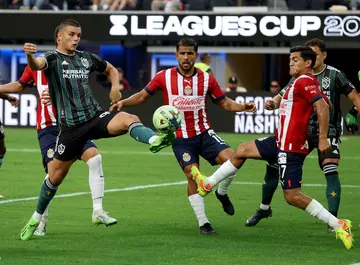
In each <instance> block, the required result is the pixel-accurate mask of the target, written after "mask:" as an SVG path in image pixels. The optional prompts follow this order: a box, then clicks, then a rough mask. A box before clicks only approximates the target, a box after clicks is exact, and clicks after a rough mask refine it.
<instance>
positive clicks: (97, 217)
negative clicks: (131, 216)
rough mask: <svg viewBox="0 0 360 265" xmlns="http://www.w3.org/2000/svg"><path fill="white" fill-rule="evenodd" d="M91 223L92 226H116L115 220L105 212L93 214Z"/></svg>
mask: <svg viewBox="0 0 360 265" xmlns="http://www.w3.org/2000/svg"><path fill="white" fill-rule="evenodd" d="M92 223H93V224H94V225H101V224H104V225H105V226H111V225H115V224H117V220H116V219H115V218H112V217H110V216H109V215H108V213H107V212H102V213H100V214H96V213H93V215H92Z"/></svg>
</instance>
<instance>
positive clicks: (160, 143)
mask: <svg viewBox="0 0 360 265" xmlns="http://www.w3.org/2000/svg"><path fill="white" fill-rule="evenodd" d="M157 136H158V137H157V138H156V140H155V141H154V142H152V143H151V144H150V151H151V152H153V153H157V152H159V151H160V150H161V149H163V148H165V147H168V146H170V145H171V144H172V142H173V141H174V140H175V134H174V133H168V134H165V133H161V134H159V135H157Z"/></svg>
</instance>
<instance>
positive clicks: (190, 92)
mask: <svg viewBox="0 0 360 265" xmlns="http://www.w3.org/2000/svg"><path fill="white" fill-rule="evenodd" d="M184 93H185V95H191V94H192V88H191V86H189V85H187V86H186V87H185V88H184Z"/></svg>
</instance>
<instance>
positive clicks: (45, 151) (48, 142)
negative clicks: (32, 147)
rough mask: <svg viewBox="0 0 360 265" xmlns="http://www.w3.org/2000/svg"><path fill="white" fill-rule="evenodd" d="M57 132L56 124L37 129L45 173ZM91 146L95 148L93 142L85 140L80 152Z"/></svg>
mask: <svg viewBox="0 0 360 265" xmlns="http://www.w3.org/2000/svg"><path fill="white" fill-rule="evenodd" d="M58 134H59V129H58V127H57V126H50V127H46V128H44V129H42V130H40V131H38V139H39V144H40V149H41V156H42V163H43V166H44V169H45V172H46V173H47V164H48V163H49V162H51V161H52V160H53V159H54V154H55V144H56V137H57V136H58ZM91 147H95V148H97V147H96V145H95V143H94V142H93V141H91V140H89V141H87V142H86V144H85V146H84V148H83V150H82V153H84V152H85V150H87V149H89V148H91ZM82 153H81V154H79V157H78V158H80V157H81V155H82Z"/></svg>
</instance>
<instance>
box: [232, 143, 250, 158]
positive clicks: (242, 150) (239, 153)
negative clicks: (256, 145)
mask: <svg viewBox="0 0 360 265" xmlns="http://www.w3.org/2000/svg"><path fill="white" fill-rule="evenodd" d="M247 151H248V148H247V146H246V144H240V145H239V146H238V147H237V148H236V152H235V154H234V157H236V158H238V159H239V158H244V157H246V152H247Z"/></svg>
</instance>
